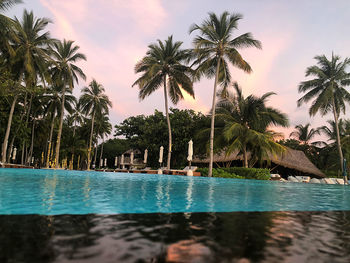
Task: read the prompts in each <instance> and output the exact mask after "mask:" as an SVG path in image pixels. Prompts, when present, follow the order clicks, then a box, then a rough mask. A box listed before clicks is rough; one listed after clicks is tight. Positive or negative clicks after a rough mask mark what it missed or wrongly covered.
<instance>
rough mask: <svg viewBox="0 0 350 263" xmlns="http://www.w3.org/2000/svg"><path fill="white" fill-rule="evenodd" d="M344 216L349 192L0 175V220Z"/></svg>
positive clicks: (250, 183)
mask: <svg viewBox="0 0 350 263" xmlns="http://www.w3.org/2000/svg"><path fill="white" fill-rule="evenodd" d="M330 210H350V187H348V186H343V185H324V184H322V185H320V184H303V183H281V182H271V181H258V180H240V179H225V178H205V177H186V176H174V175H150V174H126V173H103V172H79V171H64V170H27V169H0V214H41V215H59V214H90V213H93V214H123V213H176V212H234V211H330Z"/></svg>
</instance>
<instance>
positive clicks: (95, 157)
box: [94, 129, 101, 168]
mask: <svg viewBox="0 0 350 263" xmlns="http://www.w3.org/2000/svg"><path fill="white" fill-rule="evenodd" d="M96 134H99V129H98V130H97V133H96ZM97 148H98V145H97V146H96V147H95V156H94V165H95V167H96V166H97V165H96V159H97ZM100 162H101V161H99V163H98V168H101V165H100Z"/></svg>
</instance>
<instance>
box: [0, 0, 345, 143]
mask: <svg viewBox="0 0 350 263" xmlns="http://www.w3.org/2000/svg"><path fill="white" fill-rule="evenodd" d="M23 1H24V4H21V5H18V6H16V7H14V8H12V9H11V10H10V11H9V12H8V13H7V15H8V16H11V17H13V16H17V17H18V18H19V19H20V18H21V16H22V13H23V9H27V10H32V11H33V12H34V14H35V15H36V16H37V17H47V18H50V19H51V20H52V22H53V23H52V24H50V25H49V27H48V29H49V31H50V32H51V36H52V37H54V38H57V39H64V38H65V39H69V40H74V41H75V44H76V45H79V46H80V51H81V52H82V53H84V54H85V55H86V56H87V61H86V62H80V63H78V65H79V66H80V67H81V68H82V69H83V71H84V72H85V74H86V75H87V81H86V82H84V81H83V80H81V81H80V82H79V84H78V85H76V87H75V90H74V94H75V95H79V93H80V89H81V88H82V87H84V86H87V85H88V83H89V82H90V81H91V80H92V78H95V79H96V80H97V81H98V82H99V83H101V84H102V85H103V86H104V87H105V90H106V93H107V95H108V96H109V98H110V100H111V101H112V103H113V108H112V109H111V112H110V119H111V122H112V125H113V126H114V125H115V124H118V123H120V122H121V121H123V120H124V119H125V118H127V117H129V116H133V115H139V114H145V115H148V114H152V113H153V112H154V110H155V109H157V110H160V111H163V112H164V97H163V96H164V95H163V93H162V90H161V89H160V90H158V91H156V92H155V93H153V94H152V95H150V96H149V97H147V98H146V99H145V100H143V101H140V100H139V99H138V88H137V87H134V88H132V87H131V86H132V84H133V82H134V81H135V80H136V79H137V77H138V76H137V75H135V73H134V66H135V64H136V63H137V62H138V61H139V60H140V59H141V58H142V57H143V56H144V55H145V53H146V51H147V47H148V45H149V44H151V43H154V42H156V41H157V39H160V40H165V39H166V38H167V37H168V36H170V35H173V38H174V40H176V41H182V42H183V48H190V47H192V39H193V38H194V37H195V33H192V34H191V35H190V34H189V28H190V26H191V25H192V24H194V23H198V24H199V23H201V22H202V21H203V20H204V19H206V18H207V16H208V12H215V13H217V14H218V15H219V14H221V13H222V12H223V11H228V12H230V13H232V12H235V13H241V14H242V15H243V19H242V20H240V22H239V26H238V30H237V31H235V32H234V36H238V35H240V34H243V33H246V32H251V33H252V34H253V36H254V37H255V38H256V39H258V40H260V41H261V42H262V46H263V49H262V50H258V49H252V48H250V49H241V50H240V53H241V54H242V56H243V57H244V58H245V59H246V60H247V61H248V62H249V63H250V65H251V67H252V69H253V72H252V73H251V74H247V73H244V72H241V71H240V70H239V69H237V68H233V67H232V68H231V74H232V77H233V79H234V80H235V81H237V82H238V83H239V85H240V86H241V87H242V89H243V94H244V95H245V96H248V95H250V94H254V95H257V96H261V95H262V94H264V93H266V92H270V91H273V92H275V93H277V95H275V96H273V97H271V99H270V100H269V102H268V105H269V106H273V107H276V108H278V109H280V110H281V111H282V112H284V113H286V114H287V115H288V117H289V120H290V128H288V129H286V128H283V129H282V128H274V130H276V131H280V132H284V133H285V137H286V138H287V137H288V136H289V133H290V132H291V131H292V130H293V127H294V126H295V125H298V124H306V123H311V125H312V127H318V126H322V125H325V124H326V120H328V119H331V118H332V116H331V115H329V116H325V117H323V118H322V117H321V116H319V115H316V116H315V117H312V118H310V116H309V114H308V107H309V105H303V106H302V107H299V108H298V107H297V103H296V101H297V100H298V99H299V98H300V97H301V94H299V93H298V84H299V83H300V82H301V81H303V80H306V78H305V70H306V68H307V67H308V66H311V65H314V64H315V60H314V57H315V56H316V55H322V54H325V55H326V56H328V57H330V56H331V54H332V52H334V53H335V54H338V55H340V56H341V57H342V58H345V57H350V54H349V47H350V34H349V33H350V32H349V20H348V17H349V14H350V3H349V1H348V0H333V1H329V0H308V1H305V0H293V1H281V0H216V1H212V0H176V1H170V0H168V1H166V0H128V1H125V0H99V1H96V0H23ZM213 82H214V80H213V79H209V80H207V79H203V80H201V81H200V82H198V83H195V84H194V90H195V100H194V99H192V98H190V97H189V96H185V100H184V101H181V102H180V103H178V105H176V106H174V105H171V107H178V108H180V109H193V110H195V111H201V112H202V113H208V111H209V109H210V106H211V101H212V93H213ZM347 117H349V116H347Z"/></svg>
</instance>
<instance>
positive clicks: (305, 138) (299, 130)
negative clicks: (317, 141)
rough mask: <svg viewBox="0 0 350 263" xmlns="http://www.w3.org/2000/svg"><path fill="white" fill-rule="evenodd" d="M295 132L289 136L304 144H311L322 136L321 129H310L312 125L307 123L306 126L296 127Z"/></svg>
mask: <svg viewBox="0 0 350 263" xmlns="http://www.w3.org/2000/svg"><path fill="white" fill-rule="evenodd" d="M294 129H295V130H294V131H292V132H291V133H290V135H289V137H294V138H296V139H297V140H298V141H300V142H302V143H303V144H309V143H310V141H311V140H312V139H313V138H314V137H315V136H316V135H320V133H321V132H320V129H319V128H317V129H314V128H311V129H310V123H307V124H306V125H302V124H299V125H296V126H295V127H294Z"/></svg>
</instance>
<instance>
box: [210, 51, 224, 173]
mask: <svg viewBox="0 0 350 263" xmlns="http://www.w3.org/2000/svg"><path fill="white" fill-rule="evenodd" d="M220 61H221V57H219V59H218V64H217V65H216V74H215V81H214V93H213V104H212V106H211V124H210V153H209V154H210V160H209V171H208V177H212V176H213V161H214V124H215V106H216V87H217V85H218V79H219V70H220Z"/></svg>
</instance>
